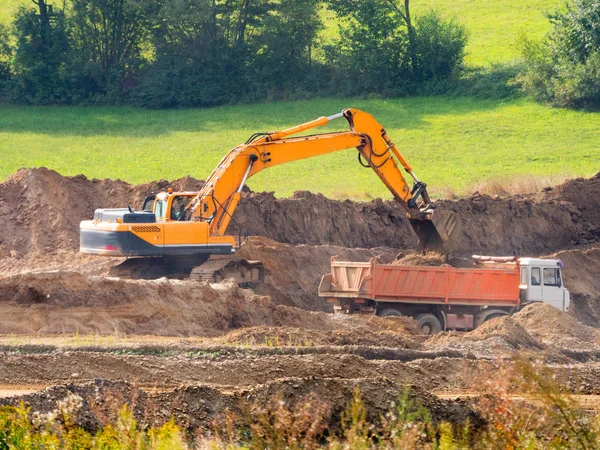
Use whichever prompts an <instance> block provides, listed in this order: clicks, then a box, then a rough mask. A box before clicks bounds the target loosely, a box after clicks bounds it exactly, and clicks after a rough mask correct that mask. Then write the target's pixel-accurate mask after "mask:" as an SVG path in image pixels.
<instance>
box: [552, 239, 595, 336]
mask: <svg viewBox="0 0 600 450" xmlns="http://www.w3.org/2000/svg"><path fill="white" fill-rule="evenodd" d="M548 257H549V258H556V259H560V260H561V261H562V262H563V263H564V271H563V279H564V282H565V286H566V287H567V288H568V289H569V292H570V294H571V306H570V309H569V314H572V315H574V316H575V317H576V318H577V319H578V320H580V321H581V322H583V323H585V324H586V325H590V326H593V327H599V326H600V322H599V318H600V277H599V276H598V274H599V273H600V246H598V245H593V246H590V247H589V248H583V249H573V250H565V251H562V252H558V253H554V254H551V255H548Z"/></svg>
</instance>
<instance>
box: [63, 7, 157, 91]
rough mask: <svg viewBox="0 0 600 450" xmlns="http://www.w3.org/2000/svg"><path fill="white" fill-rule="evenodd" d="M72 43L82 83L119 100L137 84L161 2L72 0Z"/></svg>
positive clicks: (81, 86) (78, 78)
mask: <svg viewBox="0 0 600 450" xmlns="http://www.w3.org/2000/svg"><path fill="white" fill-rule="evenodd" d="M71 3H72V6H71V15H70V17H69V25H70V29H71V36H70V38H71V43H72V48H73V56H74V58H75V60H76V66H75V67H76V68H77V70H76V72H75V76H76V78H77V82H78V85H79V86H80V88H81V89H82V90H84V91H87V94H88V95H101V96H108V97H109V98H110V99H111V100H112V101H113V102H118V101H119V100H120V99H121V98H122V96H123V95H124V94H125V93H126V91H127V90H128V89H131V88H132V87H133V86H134V84H135V80H134V78H135V74H136V72H137V69H138V68H139V66H140V65H141V64H142V63H143V61H144V55H143V49H144V45H145V44H146V42H147V40H148V37H149V34H150V30H151V26H152V24H153V23H154V19H155V13H156V9H157V5H158V3H157V2H155V1H151V2H149V1H146V0H71Z"/></svg>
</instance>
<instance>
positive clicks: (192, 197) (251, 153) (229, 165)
mask: <svg viewBox="0 0 600 450" xmlns="http://www.w3.org/2000/svg"><path fill="white" fill-rule="evenodd" d="M342 117H343V118H345V119H346V121H347V122H348V125H349V127H350V131H342V132H332V133H323V134H313V135H308V136H306V135H302V136H297V134H299V133H302V132H305V131H308V130H310V129H313V128H316V127H320V126H324V125H326V124H328V123H330V122H331V121H333V120H336V119H340V118H342ZM351 148H355V149H357V150H358V155H359V161H360V163H361V164H362V165H363V166H364V167H367V168H370V169H372V170H373V171H374V172H375V174H376V175H377V176H378V177H379V178H380V179H381V181H382V182H383V183H384V184H385V185H386V187H387V188H388V189H389V190H390V192H391V193H392V195H393V197H394V199H395V200H396V201H398V202H399V203H400V204H401V205H402V206H403V207H404V208H405V210H406V214H407V219H408V220H409V222H410V224H411V225H412V227H413V229H414V231H415V233H416V235H417V237H418V239H419V248H420V249H421V250H435V251H437V252H440V253H443V254H447V253H449V252H451V251H452V250H453V248H454V242H455V240H456V237H457V235H458V233H459V232H460V223H459V219H458V216H457V215H456V214H455V213H453V212H452V211H440V210H437V209H435V207H434V205H433V204H432V202H431V200H430V198H429V194H428V193H427V185H426V184H425V183H423V182H422V181H420V180H419V179H418V178H417V176H416V175H415V173H414V171H413V169H412V166H411V165H410V164H409V163H408V162H407V161H406V159H405V158H404V156H403V155H402V154H401V153H400V151H399V150H398V148H397V147H396V145H395V144H394V143H393V142H392V141H391V139H390V138H389V136H388V135H387V132H386V130H385V129H384V128H383V127H382V126H381V125H380V124H379V123H378V122H377V121H376V120H375V119H374V118H373V117H372V116H371V115H370V114H368V113H366V112H363V111H359V110H357V109H345V110H344V111H342V112H341V113H338V114H334V115H332V116H329V117H320V118H318V119H316V120H313V121H310V122H307V123H304V124H301V125H298V126H295V127H292V128H289V129H286V130H281V131H271V132H265V133H256V134H254V135H252V136H251V137H250V138H249V139H248V140H247V141H246V143H244V144H242V145H239V146H237V147H236V148H234V149H233V150H231V151H230V152H229V153H227V155H225V157H224V158H223V160H222V161H221V162H220V163H219V165H218V166H217V167H216V168H215V169H214V170H213V172H212V173H211V175H210V177H208V179H207V180H206V183H205V184H204V186H203V187H202V189H201V190H200V191H199V192H172V191H171V190H169V191H168V192H161V193H159V194H156V195H153V196H151V197H148V198H147V199H146V201H145V202H144V206H143V208H142V210H141V211H134V210H132V209H131V208H123V209H98V210H96V211H95V213H94V220H86V221H83V222H81V225H80V251H81V252H82V253H89V254H94V255H105V256H121V257H127V258H132V257H135V259H128V260H127V261H125V262H124V263H122V264H121V265H119V266H117V267H116V268H115V270H113V271H112V273H113V274H114V275H118V276H130V277H135V278H158V277H160V276H170V277H175V278H192V279H197V280H206V281H211V280H212V281H218V280H219V279H222V278H226V277H227V278H228V277H233V278H235V279H236V280H238V283H239V284H240V285H252V284H255V283H256V282H260V281H262V280H263V279H264V267H262V264H261V263H260V262H257V261H246V260H240V259H235V258H232V257H231V255H232V254H233V253H234V252H235V251H236V250H237V249H238V247H239V244H240V242H239V239H238V240H236V239H235V238H234V237H233V236H231V235H228V234H227V228H228V226H229V224H230V222H231V221H232V220H233V215H234V212H235V210H236V208H237V205H238V203H239V202H240V200H241V195H242V194H241V193H242V189H243V187H244V185H245V183H246V181H247V179H248V178H250V177H252V176H253V175H255V174H257V173H258V172H260V171H261V170H264V169H268V168H270V167H273V166H275V165H278V164H285V163H287V162H292V161H297V160H300V159H304V158H310V157H315V156H320V155H324V154H327V153H332V152H337V151H340V150H345V149H351ZM401 168H402V169H404V171H405V172H406V173H408V174H409V176H410V177H411V178H412V180H413V186H412V187H409V185H408V183H407V182H406V180H405V178H404V176H403V174H402V170H401ZM211 255H221V256H219V257H218V258H215V257H213V258H211ZM224 255H229V256H224ZM209 258H210V259H209ZM238 272H239V273H238Z"/></svg>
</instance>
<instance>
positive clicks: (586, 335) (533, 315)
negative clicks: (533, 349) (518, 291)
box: [513, 303, 600, 350]
mask: <svg viewBox="0 0 600 450" xmlns="http://www.w3.org/2000/svg"><path fill="white" fill-rule="evenodd" d="M513 319H514V321H515V322H516V323H518V324H520V325H521V326H522V327H523V328H524V329H525V330H527V332H528V333H529V334H531V335H532V336H534V337H535V338H537V339H539V340H541V341H543V342H545V343H548V344H552V345H555V346H557V347H561V348H570V349H575V348H581V349H587V350H590V347H591V346H594V347H595V346H597V345H598V344H600V330H598V329H597V328H592V327H590V326H587V325H584V324H583V323H581V322H580V321H579V320H577V319H576V318H575V317H573V316H572V315H570V314H567V313H564V312H562V311H559V310H558V309H556V308H554V307H553V306H550V305H548V304H545V303H534V304H531V305H528V306H526V307H525V308H523V309H522V310H521V311H519V312H518V313H516V314H515V315H514V316H513Z"/></svg>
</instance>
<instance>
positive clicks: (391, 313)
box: [377, 308, 403, 317]
mask: <svg viewBox="0 0 600 450" xmlns="http://www.w3.org/2000/svg"><path fill="white" fill-rule="evenodd" d="M377 315H378V316H379V317H402V315H403V314H402V313H401V312H400V311H398V310H397V309H396V308H385V309H382V310H381V312H379V311H377Z"/></svg>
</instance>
